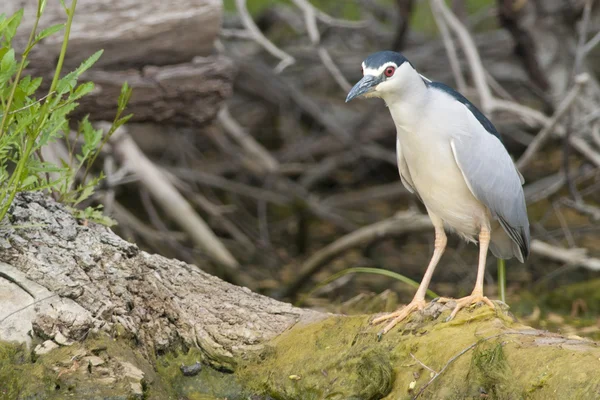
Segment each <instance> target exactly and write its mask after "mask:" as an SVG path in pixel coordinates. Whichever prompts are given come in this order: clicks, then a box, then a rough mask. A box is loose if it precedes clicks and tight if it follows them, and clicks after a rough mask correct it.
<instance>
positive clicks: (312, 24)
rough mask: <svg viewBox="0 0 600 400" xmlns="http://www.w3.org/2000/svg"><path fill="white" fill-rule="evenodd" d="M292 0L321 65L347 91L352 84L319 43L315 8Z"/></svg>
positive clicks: (300, 0)
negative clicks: (302, 18) (302, 19)
mask: <svg viewBox="0 0 600 400" xmlns="http://www.w3.org/2000/svg"><path fill="white" fill-rule="evenodd" d="M238 1H239V0H238ZM292 2H293V3H294V4H295V5H296V6H297V7H298V8H299V9H300V10H302V13H303V14H304V24H305V25H306V30H307V31H308V36H309V38H310V41H311V43H312V44H313V46H316V47H317V53H318V55H319V58H320V59H321V62H323V65H324V66H325V68H326V69H327V71H328V72H329V74H330V75H331V77H332V78H333V79H335V81H336V82H337V84H338V85H339V86H340V88H342V90H343V91H345V92H347V91H349V90H350V89H351V88H352V85H350V82H348V80H347V79H346V78H345V77H344V74H342V71H341V70H340V69H339V67H338V66H337V65H336V64H335V63H334V62H333V59H332V58H331V55H329V52H328V51H327V49H326V48H325V47H323V46H322V45H321V34H320V33H319V27H318V26H317V10H316V8H315V7H314V6H313V5H312V4H310V3H309V2H308V1H306V0H292Z"/></svg>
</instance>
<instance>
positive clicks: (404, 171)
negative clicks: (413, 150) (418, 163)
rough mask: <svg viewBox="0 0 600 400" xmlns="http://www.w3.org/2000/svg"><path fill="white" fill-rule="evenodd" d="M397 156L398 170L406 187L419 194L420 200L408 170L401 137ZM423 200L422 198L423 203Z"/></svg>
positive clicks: (398, 142)
mask: <svg viewBox="0 0 600 400" xmlns="http://www.w3.org/2000/svg"><path fill="white" fill-rule="evenodd" d="M396 157H397V159H398V172H400V180H401V181H402V184H403V185H404V187H405V188H406V189H408V191H409V192H411V193H414V194H416V195H417V197H418V198H419V200H421V196H419V193H418V192H417V189H415V184H414V183H413V181H412V177H411V176H410V171H409V170H408V165H407V164H406V160H405V159H404V156H403V155H402V147H401V146H400V139H398V138H396ZM422 202H423V200H421V203H422Z"/></svg>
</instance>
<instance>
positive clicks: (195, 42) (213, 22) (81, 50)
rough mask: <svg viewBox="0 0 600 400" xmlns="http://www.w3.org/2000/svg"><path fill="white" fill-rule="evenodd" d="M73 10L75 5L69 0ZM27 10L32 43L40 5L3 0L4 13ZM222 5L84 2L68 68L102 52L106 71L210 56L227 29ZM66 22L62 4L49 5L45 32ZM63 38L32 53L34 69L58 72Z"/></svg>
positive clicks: (214, 0)
mask: <svg viewBox="0 0 600 400" xmlns="http://www.w3.org/2000/svg"><path fill="white" fill-rule="evenodd" d="M65 3H67V5H70V2H69V1H66V2H65ZM20 8H24V9H25V16H24V18H23V23H22V25H21V27H20V29H19V32H18V35H17V37H16V40H17V41H18V42H19V43H24V42H26V41H27V37H28V35H29V32H30V30H31V27H32V26H33V22H34V19H35V12H36V10H37V1H29V0H22V1H19V0H0V10H2V12H3V13H7V14H12V13H14V12H16V11H17V10H18V9H20ZM222 8H223V4H222V2H221V0H173V1H168V2H167V1H160V0H147V1H143V0H79V1H78V2H77V10H76V16H75V18H74V21H73V26H72V28H71V35H70V39H69V52H68V54H67V57H66V59H65V64H64V65H65V68H67V69H73V68H75V67H77V66H78V65H79V63H81V61H82V60H84V59H85V58H87V57H88V56H90V55H92V54H93V53H95V52H96V51H98V50H100V49H104V51H105V54H104V56H103V57H102V59H101V60H99V61H98V63H97V66H98V67H102V68H104V69H115V68H124V67H142V66H145V65H149V64H150V65H170V64H179V63H183V62H189V61H191V60H192V59H193V58H194V57H196V56H206V55H208V54H210V53H211V51H212V49H213V41H214V39H215V37H216V35H217V34H218V32H219V29H220V27H221V15H222ZM65 21H66V15H65V12H64V10H63V8H62V6H61V4H60V2H59V1H58V0H49V1H47V3H46V9H45V10H44V14H43V17H42V20H41V22H40V28H39V30H41V29H43V28H45V27H48V26H51V25H54V24H60V23H64V22H65ZM61 45H62V34H57V35H54V36H51V37H49V38H47V39H45V40H44V41H43V42H42V43H41V45H40V46H38V47H37V48H36V49H35V50H34V51H33V52H32V54H31V56H30V57H31V60H32V64H35V65H38V66H45V68H48V69H49V68H52V66H53V64H54V63H55V61H56V59H57V57H58V54H59V52H60V47H61Z"/></svg>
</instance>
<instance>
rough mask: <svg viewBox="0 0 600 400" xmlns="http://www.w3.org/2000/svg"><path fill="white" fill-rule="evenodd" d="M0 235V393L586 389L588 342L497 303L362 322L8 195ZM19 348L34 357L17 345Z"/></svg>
mask: <svg viewBox="0 0 600 400" xmlns="http://www.w3.org/2000/svg"><path fill="white" fill-rule="evenodd" d="M10 215H11V217H10V221H5V223H7V224H9V225H8V226H5V227H4V228H3V234H2V238H1V241H0V244H1V246H2V249H3V250H2V252H1V253H0V254H1V255H0V261H1V262H2V263H1V264H0V293H1V295H0V340H2V342H0V343H1V344H0V398H4V399H11V400H12V399H34V398H35V399H62V398H65V397H67V396H68V397H70V398H77V399H92V398H94V399H95V398H111V399H128V398H148V399H211V398H227V399H247V398H252V399H268V398H273V399H404V398H406V399H409V398H415V397H420V398H436V399H465V398H481V397H482V396H483V397H485V398H495V399H522V398H527V399H538V398H539V399H548V398H553V399H554V398H556V399H584V398H585V399H587V398H598V397H600V348H598V346H597V344H596V343H594V342H592V341H589V340H585V339H581V338H574V337H573V338H568V337H563V336H560V335H558V334H552V333H548V332H545V331H540V330H535V329H532V328H529V327H527V326H524V325H522V324H520V323H519V322H518V321H516V320H515V319H514V318H513V317H512V316H511V315H510V313H509V312H508V311H507V309H506V307H505V306H503V305H502V304H500V303H498V306H497V309H496V310H492V309H490V308H488V307H473V308H471V309H468V310H464V311H461V312H460V313H459V315H458V317H457V318H456V319H454V320H452V321H450V322H445V319H446V317H447V316H448V314H449V312H450V310H449V308H448V307H447V306H444V305H441V304H436V303H434V304H432V305H430V306H429V307H428V308H427V309H426V310H425V311H424V312H422V313H417V314H414V315H413V316H412V317H411V319H410V320H409V321H408V322H407V323H404V324H400V326H399V327H397V328H396V329H394V330H393V331H391V332H389V333H388V334H387V335H385V336H383V337H382V338H379V337H378V335H377V332H378V329H379V327H374V326H371V325H370V323H369V322H370V320H371V316H366V315H365V316H351V317H348V316H341V315H333V314H325V313H319V312H316V311H312V310H305V309H300V308H296V307H293V306H291V305H289V304H285V303H281V302H278V301H275V300H272V299H269V298H266V297H264V296H261V295H258V294H255V293H252V292H251V291H250V290H248V289H245V288H241V287H236V286H233V285H231V284H228V283H226V282H223V281H221V280H220V279H218V278H215V277H212V276H210V275H208V274H206V273H204V272H202V270H201V269H200V268H198V267H196V266H193V265H188V264H185V263H183V262H180V261H176V260H169V259H166V258H164V257H161V256H157V255H150V254H148V253H145V252H143V251H140V250H139V249H138V248H137V247H136V246H135V245H133V244H131V243H128V242H126V241H124V240H122V239H120V238H119V237H117V236H116V235H114V234H113V233H112V232H111V231H110V230H109V229H107V228H105V227H101V226H97V225H94V224H91V223H90V224H84V223H81V222H78V221H76V220H75V219H74V218H73V217H72V216H71V215H70V214H69V213H68V212H67V211H66V210H65V209H64V208H63V207H62V206H60V205H58V204H56V203H55V202H54V201H52V200H49V199H47V198H44V197H43V196H41V195H37V194H21V195H19V196H18V197H17V199H16V201H15V203H14V206H13V208H12V210H11V214H10ZM29 349H32V350H33V351H30V350H29Z"/></svg>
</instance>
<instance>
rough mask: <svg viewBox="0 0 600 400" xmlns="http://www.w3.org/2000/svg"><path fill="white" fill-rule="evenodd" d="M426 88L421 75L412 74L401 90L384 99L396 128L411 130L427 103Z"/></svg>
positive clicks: (416, 123)
mask: <svg viewBox="0 0 600 400" xmlns="http://www.w3.org/2000/svg"><path fill="white" fill-rule="evenodd" d="M428 94H429V93H428V88H427V85H426V84H425V82H424V81H423V79H421V76H420V75H419V74H418V73H417V72H416V71H414V76H413V77H411V79H410V80H408V82H407V83H405V84H404V85H403V87H402V90H401V91H399V92H398V93H395V94H393V95H391V96H388V98H386V99H385V101H386V103H387V106H388V108H389V109H390V113H391V114H392V118H393V119H394V123H395V125H396V127H397V128H401V129H403V130H408V131H413V130H414V128H415V127H416V126H417V125H418V122H419V120H420V119H421V118H422V115H423V111H424V110H425V107H426V105H427V100H428Z"/></svg>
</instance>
